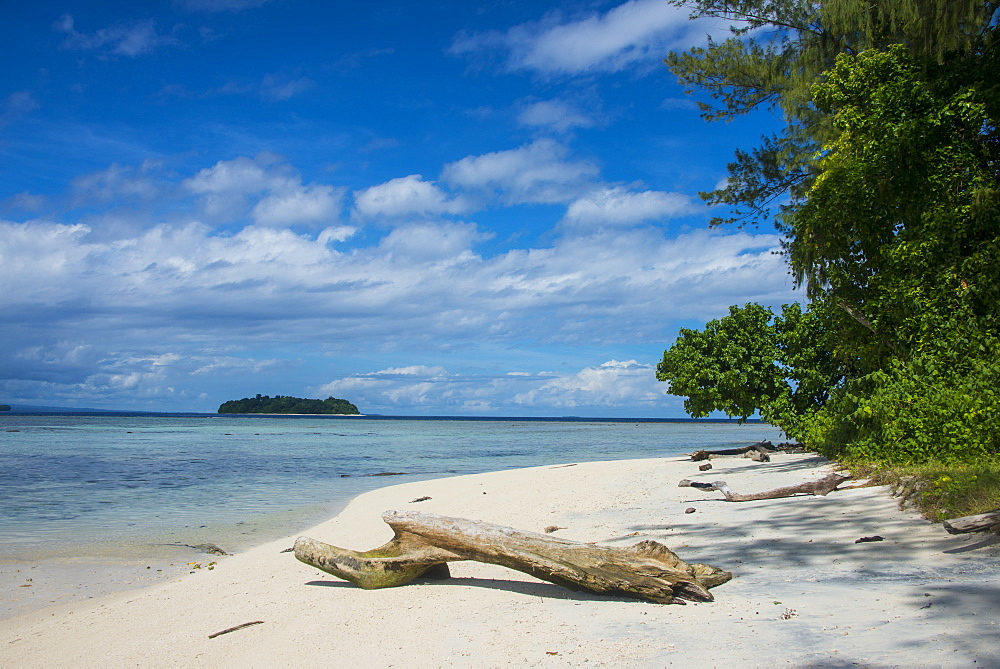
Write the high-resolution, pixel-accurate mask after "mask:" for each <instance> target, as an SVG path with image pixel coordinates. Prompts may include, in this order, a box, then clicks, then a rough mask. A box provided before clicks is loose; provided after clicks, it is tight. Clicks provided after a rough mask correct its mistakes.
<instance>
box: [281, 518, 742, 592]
mask: <svg viewBox="0 0 1000 669" xmlns="http://www.w3.org/2000/svg"><path fill="white" fill-rule="evenodd" d="M382 519H383V520H384V521H385V522H386V523H388V524H389V526H390V527H392V529H393V530H394V532H395V536H394V537H393V538H392V540H391V541H389V542H388V543H387V544H385V545H383V546H380V547H378V548H375V549H372V550H370V551H365V552H357V551H352V550H348V549H345V548H337V547H336V546H331V545H329V544H325V543H322V542H320V541H316V540H314V539H309V538H307V537H299V538H298V540H296V542H295V557H296V558H298V559H299V560H300V561H302V562H305V563H306V564H308V565H312V566H313V567H316V568H318V569H322V570H323V571H325V572H327V573H329V574H333V575H334V576H337V577H339V578H342V579H344V580H347V581H350V582H352V583H354V584H356V585H359V586H361V587H362V588H368V589H374V588H388V587H393V586H397V585H403V584H405V583H409V582H410V581H412V580H413V579H415V578H417V577H419V576H421V575H423V574H424V572H426V571H427V570H428V569H430V568H431V567H433V566H435V565H440V564H442V563H445V562H454V561H458V560H475V561H477V562H486V563H490V564H498V565H502V566H504V567H509V568H511V569H516V570H517V571H521V572H524V573H526V574H531V575H532V576H534V577H536V578H539V579H542V580H545V581H549V582H551V583H556V584H558V585H561V586H564V587H567V588H569V589H570V590H588V591H590V592H595V593H599V594H605V595H621V596H625V597H633V598H636V599H644V600H648V601H651V602H659V603H663V604H670V603H676V604H683V603H684V601H683V600H685V599H689V600H692V601H702V602H704V601H712V599H713V597H712V595H711V593H709V592H708V588H711V587H714V586H716V585H720V584H722V583H725V582H726V581H728V580H729V579H730V578H732V574H731V573H729V572H725V571H722V570H721V569H717V568H715V567H712V566H709V565H703V564H688V563H686V562H684V561H683V560H681V559H680V558H679V557H677V556H676V555H674V553H673V552H671V551H670V550H669V549H668V548H667V547H666V546H663V545H662V544H659V543H657V542H655V541H642V542H639V543H638V544H635V545H634V546H631V547H629V548H612V547H608V546H596V545H593V544H585V543H580V542H577V541H569V540H566V539H560V538H557V537H553V536H547V535H544V534H535V533H533V532H521V531H518V530H515V529H512V528H509V527H503V526H502V525H493V524H491V523H484V522H479V521H473V520H466V519H463V518H449V517H447V516H438V515H435V514H430V513H420V512H418V511H386V512H385V513H384V514H382Z"/></svg>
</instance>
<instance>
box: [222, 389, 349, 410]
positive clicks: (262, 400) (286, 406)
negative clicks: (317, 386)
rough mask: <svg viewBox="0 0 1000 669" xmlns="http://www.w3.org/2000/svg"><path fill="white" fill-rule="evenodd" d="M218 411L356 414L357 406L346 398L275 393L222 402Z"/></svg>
mask: <svg viewBox="0 0 1000 669" xmlns="http://www.w3.org/2000/svg"><path fill="white" fill-rule="evenodd" d="M218 413H281V414H345V415H358V414H360V413H361V412H360V411H358V407H356V406H354V405H353V404H351V403H350V402H348V401H347V400H341V399H337V398H336V397H327V398H326V399H325V400H312V399H302V398H299V397H288V396H283V395H275V396H274V397H269V396H267V395H259V394H258V395H257V396H256V397H244V398H243V399H241V400H229V401H228V402H223V404H222V405H221V406H220V407H219V411H218Z"/></svg>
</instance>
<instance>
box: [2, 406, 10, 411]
mask: <svg viewBox="0 0 1000 669" xmlns="http://www.w3.org/2000/svg"><path fill="white" fill-rule="evenodd" d="M0 411H10V405H9V404H0Z"/></svg>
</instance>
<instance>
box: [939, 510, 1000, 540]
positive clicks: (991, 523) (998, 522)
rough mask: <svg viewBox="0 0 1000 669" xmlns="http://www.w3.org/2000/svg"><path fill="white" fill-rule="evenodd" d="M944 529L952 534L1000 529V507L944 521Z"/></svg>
mask: <svg viewBox="0 0 1000 669" xmlns="http://www.w3.org/2000/svg"><path fill="white" fill-rule="evenodd" d="M944 529H946V530H948V532H949V533H951V534H966V533H968V532H986V531H988V530H995V531H1000V509H997V510H996V511H989V512H988V513H980V514H977V515H975V516H962V517H961V518H952V519H950V520H946V521H944Z"/></svg>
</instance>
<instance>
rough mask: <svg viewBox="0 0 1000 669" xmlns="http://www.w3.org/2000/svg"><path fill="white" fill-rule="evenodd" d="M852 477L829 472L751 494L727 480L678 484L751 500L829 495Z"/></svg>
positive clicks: (740, 499) (686, 480) (741, 499)
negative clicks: (739, 491) (738, 489)
mask: <svg viewBox="0 0 1000 669" xmlns="http://www.w3.org/2000/svg"><path fill="white" fill-rule="evenodd" d="M849 478H851V477H850V476H841V475H840V474H827V475H826V476H824V477H823V478H821V479H819V480H817V481H807V482H805V483H796V484H795V485H788V486H784V487H783V488H775V489H774V490H768V491H767V492H755V493H751V494H749V495H741V494H740V493H738V492H733V490H732V488H730V487H729V485H728V484H727V483H726V482H725V481H715V482H713V483H699V482H697V481H690V480H688V479H684V480H683V481H681V482H680V483H678V484H677V487H679V488H700V489H702V490H718V491H719V492H721V493H722V494H723V495H724V496H725V498H726V500H727V501H729V502H751V501H753V500H757V499H777V498H779V497H791V496H792V495H798V494H800V493H808V494H810V495H822V496H825V495H828V494H830V493H831V492H833V491H834V490H836V489H837V486H839V485H840V484H841V483H843V482H844V481H846V480H848V479H849Z"/></svg>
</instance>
